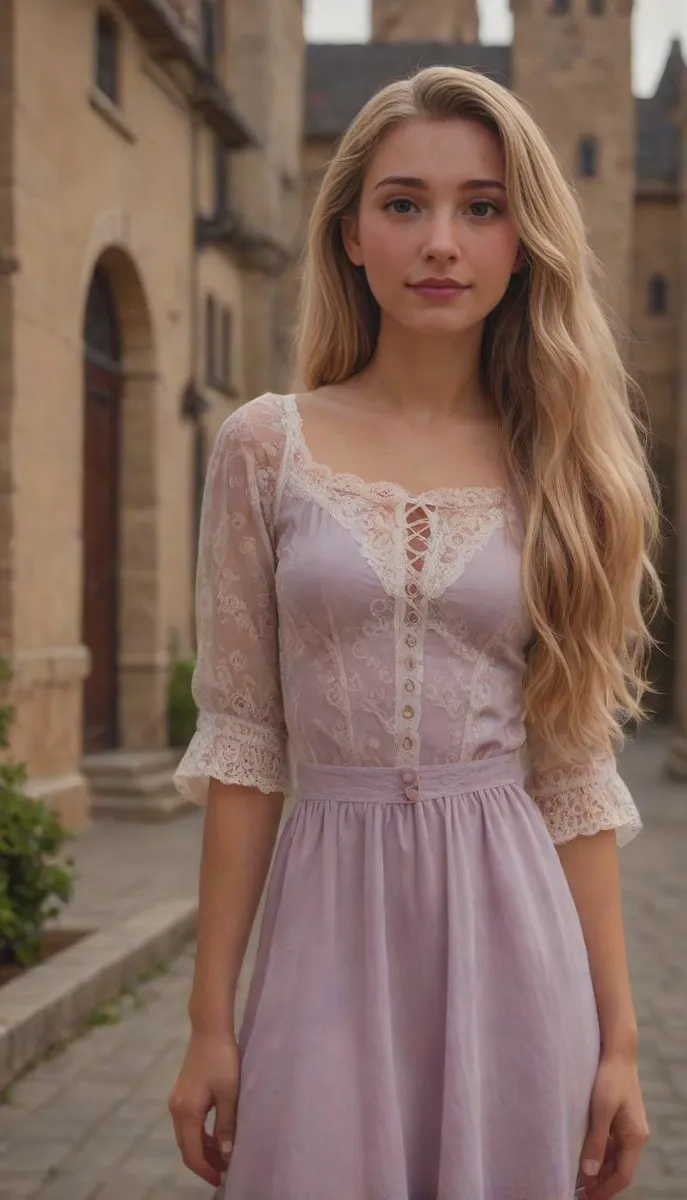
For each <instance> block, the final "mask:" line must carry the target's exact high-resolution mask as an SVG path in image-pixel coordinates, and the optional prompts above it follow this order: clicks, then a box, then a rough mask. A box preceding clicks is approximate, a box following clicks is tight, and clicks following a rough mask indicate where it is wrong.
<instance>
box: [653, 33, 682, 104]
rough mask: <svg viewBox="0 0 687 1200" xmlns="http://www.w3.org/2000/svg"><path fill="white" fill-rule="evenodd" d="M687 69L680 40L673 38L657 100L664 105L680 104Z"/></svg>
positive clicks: (657, 89) (658, 88) (657, 92)
mask: <svg viewBox="0 0 687 1200" xmlns="http://www.w3.org/2000/svg"><path fill="white" fill-rule="evenodd" d="M686 70H687V67H686V66H685V60H684V58H683V57H682V45H681V43H680V39H679V38H673V40H672V42H671V43H670V51H669V54H668V57H667V59H666V65H665V68H664V70H663V75H662V76H661V79H660V82H659V85H658V87H657V88H656V99H657V100H660V101H661V103H662V104H666V105H669V104H678V103H679V101H680V92H681V88H682V77H683V75H684V74H685V71H686Z"/></svg>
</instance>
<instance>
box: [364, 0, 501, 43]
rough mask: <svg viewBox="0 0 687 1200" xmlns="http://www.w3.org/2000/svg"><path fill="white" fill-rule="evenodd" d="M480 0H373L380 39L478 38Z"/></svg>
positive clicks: (374, 23)
mask: <svg viewBox="0 0 687 1200" xmlns="http://www.w3.org/2000/svg"><path fill="white" fill-rule="evenodd" d="M478 31H479V19H478V14H477V0H422V3H418V0H372V37H373V39H374V40H375V41H377V42H424V41H436V42H476V41H477V40H478Z"/></svg>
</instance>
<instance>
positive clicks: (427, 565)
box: [284, 396, 517, 599]
mask: <svg viewBox="0 0 687 1200" xmlns="http://www.w3.org/2000/svg"><path fill="white" fill-rule="evenodd" d="M285 400H286V408H285V410H284V411H285V413H286V415H287V423H288V425H289V428H290V432H291V435H292V436H291V440H292V447H291V462H290V470H289V472H288V478H287V486H288V487H289V488H290V489H291V491H292V493H294V494H295V495H296V496H297V497H298V498H300V499H305V500H315V501H316V503H317V504H319V505H320V507H321V508H323V509H324V510H325V511H326V512H328V513H329V515H330V516H331V517H332V518H333V519H334V520H335V521H338V523H339V524H340V525H342V526H343V528H344V529H347V530H348V532H349V533H351V534H352V535H353V536H354V537H355V539H356V541H357V543H358V546H359V548H360V553H361V554H362V556H363V558H364V559H365V561H366V562H367V564H368V566H370V567H371V568H372V570H373V571H374V572H375V574H376V576H377V578H378V579H379V581H380V583H381V584H382V587H383V588H384V590H385V591H386V592H387V594H388V595H389V596H395V597H397V598H400V597H402V596H403V595H404V593H405V586H406V580H407V569H408V550H409V546H410V544H411V542H412V540H413V539H417V537H418V525H422V524H424V526H426V529H425V530H423V532H422V534H421V536H420V539H419V540H420V542H422V543H423V545H422V548H421V549H419V551H417V555H416V556H417V557H422V560H423V561H422V567H421V569H420V570H416V571H415V575H416V576H417V578H418V579H421V582H422V592H423V595H424V597H425V598H426V599H433V598H434V597H436V596H439V595H441V594H442V593H443V592H444V591H445V590H446V588H447V587H449V586H450V585H451V584H452V583H453V582H455V580H456V579H458V578H459V577H460V575H462V573H463V571H464V570H465V567H466V566H467V564H468V562H469V561H470V560H471V559H472V558H473V557H474V555H475V554H476V553H477V552H478V551H479V550H481V549H482V548H483V547H484V546H485V545H486V543H487V542H488V540H489V538H490V537H491V535H492V533H493V532H494V530H496V529H497V528H499V527H500V526H504V525H506V526H508V527H509V528H510V527H512V526H513V525H516V526H517V518H516V514H515V510H514V505H513V501H512V498H511V497H510V495H509V493H508V491H507V489H506V488H503V487H497V488H491V487H468V488H438V489H435V490H433V491H427V492H422V493H419V494H417V495H413V494H412V493H410V492H408V491H407V490H406V489H405V488H403V487H401V485H400V484H396V483H388V482H386V481H385V480H380V481H378V482H375V483H368V482H367V481H366V480H364V479H362V478H361V477H360V476H359V475H353V474H350V473H344V472H340V471H334V470H333V469H332V468H331V467H330V466H328V465H327V464H324V463H318V462H315V461H314V459H313V457H312V455H311V453H310V450H309V448H308V445H307V443H306V441H305V438H304V435H303V426H302V422H301V417H300V413H299V411H298V405H297V403H296V401H295V398H294V397H293V396H287V397H285ZM440 510H444V511H440Z"/></svg>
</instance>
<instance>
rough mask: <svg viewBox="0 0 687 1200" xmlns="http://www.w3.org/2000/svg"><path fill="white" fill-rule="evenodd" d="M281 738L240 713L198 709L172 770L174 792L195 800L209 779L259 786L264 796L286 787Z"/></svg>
mask: <svg viewBox="0 0 687 1200" xmlns="http://www.w3.org/2000/svg"><path fill="white" fill-rule="evenodd" d="M286 774H287V769H286V746H285V739H284V738H283V737H282V736H281V735H280V734H279V733H277V732H276V731H275V730H273V729H269V728H267V727H266V726H264V725H253V724H252V723H250V722H248V721H242V720H241V719H240V718H239V717H231V716H226V715H225V714H223V713H222V714H215V713H203V712H201V714H200V716H199V718H198V729H197V732H196V733H195V734H194V736H193V738H192V740H191V742H190V745H189V747H188V749H187V751H186V753H185V754H184V757H183V758H182V760H181V762H180V763H179V766H178V767H177V769H176V772H175V774H174V785H175V787H176V789H177V791H178V792H179V793H180V794H181V795H182V796H185V797H186V799H188V800H191V801H192V802H193V803H194V804H202V803H203V802H204V801H205V800H206V798H207V792H208V783H209V781H210V779H219V780H220V782H221V783H236V784H242V785H243V786H244V787H253V788H259V790H260V791H261V792H265V794H266V795H269V793H270V792H282V791H284V789H285V786H286Z"/></svg>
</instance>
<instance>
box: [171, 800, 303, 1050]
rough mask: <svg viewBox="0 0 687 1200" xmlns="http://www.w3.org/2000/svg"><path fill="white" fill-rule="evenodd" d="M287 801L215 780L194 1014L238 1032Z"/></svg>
mask: <svg viewBox="0 0 687 1200" xmlns="http://www.w3.org/2000/svg"><path fill="white" fill-rule="evenodd" d="M283 799H284V798H283V796H282V795H281V794H280V793H274V794H272V795H270V796H266V795H264V794H263V793H262V792H260V791H259V790H258V789H256V788H246V787H240V786H235V787H234V786H227V785H225V784H221V783H218V782H217V781H216V780H211V782H210V788H209V794H208V799H207V807H206V812H205V824H204V828H203V848H202V857H201V867H200V883H199V897H198V938H197V948H196V960H195V971H194V977H193V987H192V991H191V997H190V1000H189V1016H190V1019H191V1024H192V1026H193V1028H194V1029H195V1030H203V1031H208V1030H212V1031H217V1030H221V1031H224V1032H230V1033H233V1031H234V1000H235V995H236V984H237V981H238V977H239V972H240V970H241V965H242V963H243V958H244V955H245V953H246V947H247V945H248V939H249V937H250V932H251V929H252V927H253V922H254V920H255V915H256V912H257V908H258V904H259V903H260V897H261V895H262V890H263V888H264V885H265V880H266V878H267V873H268V871H269V867H270V862H271V858H272V852H273V849H274V843H275V840H276V836H277V832H278V829H279V821H280V817H281V812H282V807H283Z"/></svg>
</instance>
